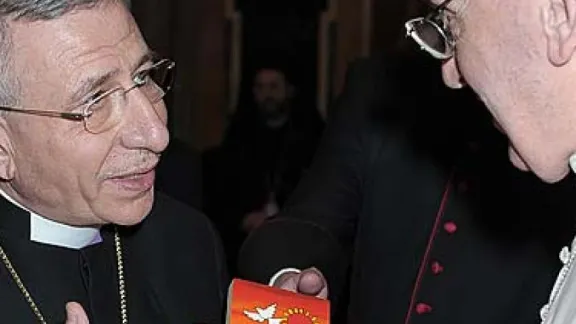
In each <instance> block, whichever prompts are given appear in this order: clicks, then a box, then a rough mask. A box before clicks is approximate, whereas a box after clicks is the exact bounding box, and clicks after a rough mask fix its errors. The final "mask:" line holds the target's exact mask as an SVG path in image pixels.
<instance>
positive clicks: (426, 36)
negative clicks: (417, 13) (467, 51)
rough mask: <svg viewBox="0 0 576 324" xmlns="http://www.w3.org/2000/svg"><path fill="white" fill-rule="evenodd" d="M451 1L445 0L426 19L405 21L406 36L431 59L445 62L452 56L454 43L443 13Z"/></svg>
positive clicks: (419, 18)
mask: <svg viewBox="0 0 576 324" xmlns="http://www.w3.org/2000/svg"><path fill="white" fill-rule="evenodd" d="M451 1H452V0H445V1H444V2H442V3H441V4H440V5H438V6H437V7H436V8H435V9H434V10H433V11H432V12H430V13H429V14H428V15H426V17H418V18H414V19H411V20H409V21H407V22H406V23H405V24H404V27H406V36H408V37H410V38H412V39H413V40H414V41H415V42H416V43H417V44H418V45H419V46H420V48H421V49H423V50H425V51H426V52H428V53H429V54H430V55H432V56H433V57H435V58H437V59H440V60H445V59H449V58H451V57H452V56H453V55H454V46H455V41H454V37H453V36H452V34H451V32H450V28H449V27H448V26H447V25H446V19H445V18H446V17H445V16H444V12H445V9H446V7H447V6H448V4H449V3H450V2H451Z"/></svg>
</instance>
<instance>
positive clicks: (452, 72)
mask: <svg viewBox="0 0 576 324" xmlns="http://www.w3.org/2000/svg"><path fill="white" fill-rule="evenodd" d="M442 78H443V79H444V84H446V85H447V86H448V87H450V88H452V89H462V88H463V87H464V85H465V83H464V81H463V79H462V75H461V74H460V70H459V69H458V63H457V62H456V59H455V58H454V57H451V58H449V59H448V60H446V61H444V62H443V63H442Z"/></svg>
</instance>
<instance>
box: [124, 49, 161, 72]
mask: <svg viewBox="0 0 576 324" xmlns="http://www.w3.org/2000/svg"><path fill="white" fill-rule="evenodd" d="M156 56H157V55H156V53H154V52H152V51H147V52H146V53H144V54H143V55H142V56H140V58H139V59H138V61H136V62H137V63H136V64H135V65H134V66H132V67H131V69H130V70H131V71H132V72H135V71H136V70H137V69H138V68H139V67H141V66H142V65H144V64H146V63H148V62H150V61H152V60H153V59H154V58H156Z"/></svg>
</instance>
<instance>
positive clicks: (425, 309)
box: [416, 303, 432, 315]
mask: <svg viewBox="0 0 576 324" xmlns="http://www.w3.org/2000/svg"><path fill="white" fill-rule="evenodd" d="M416 313H418V314H419V315H422V314H428V313H432V306H430V305H428V304H425V303H418V305H416Z"/></svg>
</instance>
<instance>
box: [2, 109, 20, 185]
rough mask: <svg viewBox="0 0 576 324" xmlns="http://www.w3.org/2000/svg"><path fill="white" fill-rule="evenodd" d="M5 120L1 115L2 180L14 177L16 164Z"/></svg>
mask: <svg viewBox="0 0 576 324" xmlns="http://www.w3.org/2000/svg"><path fill="white" fill-rule="evenodd" d="M5 122H6V121H5V120H4V119H2V118H1V117H0V180H4V181H9V180H12V179H13V178H14V175H15V173H16V165H15V163H14V150H13V146H12V141H10V136H8V130H7V128H6V124H5Z"/></svg>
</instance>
